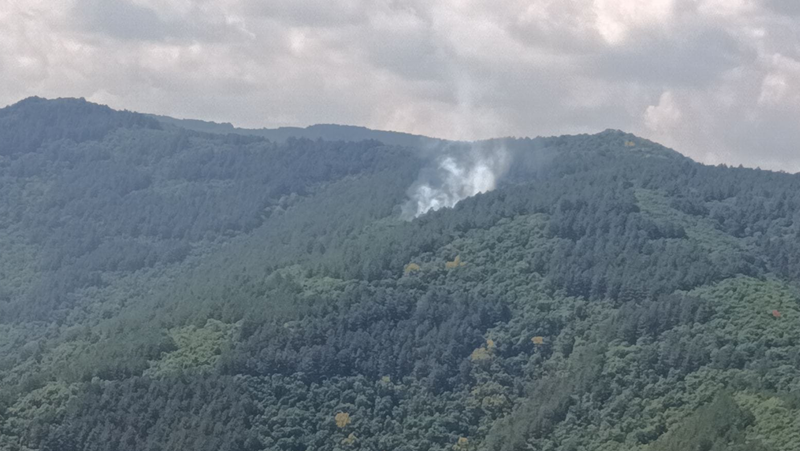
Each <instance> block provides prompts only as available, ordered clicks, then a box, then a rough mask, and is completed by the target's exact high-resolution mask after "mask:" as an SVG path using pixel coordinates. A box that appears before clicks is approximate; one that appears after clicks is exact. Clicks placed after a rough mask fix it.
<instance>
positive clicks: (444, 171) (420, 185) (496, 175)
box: [402, 145, 509, 220]
mask: <svg viewBox="0 0 800 451" xmlns="http://www.w3.org/2000/svg"><path fill="white" fill-rule="evenodd" d="M508 166H509V157H508V152H507V151H506V149H505V148H504V147H495V146H491V147H487V148H482V147H481V146H478V145H471V146H469V147H468V148H460V149H453V150H450V151H444V152H443V153H442V154H440V156H439V157H438V158H436V159H435V160H434V162H433V164H432V165H431V166H430V167H428V168H425V169H423V171H421V173H420V176H419V178H418V179H417V181H416V182H415V183H414V185H412V186H411V188H409V191H408V195H409V200H408V201H407V202H406V203H405V205H403V210H402V217H403V219H406V220H411V219H414V218H416V217H418V216H420V215H422V214H425V213H427V212H428V211H431V210H433V211H436V210H438V209H440V208H450V207H453V206H454V205H455V204H457V203H458V202H459V201H461V200H463V199H466V198H467V197H470V196H474V195H476V194H478V193H484V192H487V191H491V190H493V189H494V188H495V187H496V186H497V182H498V180H499V179H500V178H501V177H502V176H503V175H504V174H505V173H506V171H508Z"/></svg>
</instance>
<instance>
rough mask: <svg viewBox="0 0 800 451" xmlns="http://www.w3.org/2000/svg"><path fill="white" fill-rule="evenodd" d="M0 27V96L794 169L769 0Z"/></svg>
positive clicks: (194, 1) (56, 6)
mask: <svg viewBox="0 0 800 451" xmlns="http://www.w3.org/2000/svg"><path fill="white" fill-rule="evenodd" d="M0 30H3V31H2V39H0V79H2V80H3V83H2V84H0V104H9V103H13V102H15V101H18V100H20V99H21V98H23V97H26V96H29V95H40V96H46V97H58V96H83V97H87V98H89V99H91V100H96V101H98V102H106V103H108V104H110V105H111V106H112V107H116V108H127V109H133V110H139V111H146V112H154V113H161V114H171V115H175V116H180V117H196V118H201V119H209V120H217V121H231V122H233V123H235V124H237V125H241V126H250V127H262V126H280V125H308V124H312V123H318V122H327V123H330V122H336V123H350V124H358V125H366V126H370V127H374V128H387V129H394V130H402V131H408V132H412V133H423V134H430V135H435V136H443V137H448V138H456V139H476V138H485V137H490V136H500V135H516V136H525V135H537V134H545V135H553V134H560V133H577V132H595V131H599V130H603V129H605V128H620V129H624V130H628V131H632V132H634V133H639V134H642V135H645V136H648V137H652V138H654V139H657V140H659V141H662V142H664V143H665V144H667V145H670V146H673V147H675V148H676V149H677V150H679V151H681V152H684V153H686V154H688V155H689V156H691V157H693V158H696V159H698V160H700V161H704V162H710V163H716V162H721V161H724V162H727V163H731V164H738V163H744V164H747V165H751V166H755V165H761V166H762V167H773V168H781V169H783V168H786V167H792V168H794V167H796V168H798V169H800V152H798V151H797V147H796V144H795V143H798V142H800V131H798V130H800V64H799V63H798V61H800V9H798V8H791V7H787V6H786V5H785V4H784V3H782V2H779V1H778V0H724V1H723V0H697V1H695V0H649V1H635V0H613V1H612V0H532V1H531V0H497V1H495V2H483V1H479V0H426V1H423V0H406V1H402V2H401V1H397V0H379V1H372V2H366V1H363V0H329V1H322V0H314V1H311V2H298V1H295V0H272V1H269V2H257V1H255V0H219V1H210V0H102V1H101V0H64V1H59V2H55V3H54V2H45V1H43V0H0Z"/></svg>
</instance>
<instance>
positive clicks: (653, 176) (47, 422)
mask: <svg viewBox="0 0 800 451" xmlns="http://www.w3.org/2000/svg"><path fill="white" fill-rule="evenodd" d="M184 125H186V123H185V122H182V121H176V120H167V119H166V118H158V117H153V116H147V115H141V114H137V113H132V112H122V111H115V110H112V109H110V108H107V107H103V106H100V105H95V104H92V103H88V102H86V101H83V100H77V99H59V100H45V99H39V98H30V99H26V100H24V101H21V102H19V103H17V104H15V105H12V106H9V107H6V108H4V109H0V244H1V245H2V247H1V248H0V249H2V252H0V449H3V450H9V451H33V450H36V451H106V450H108V451H112V450H113V451H168V450H198V451H199V450H208V451H212V450H213V451H223V450H230V451H238V450H242V451H259V450H280V451H305V450H309V451H310V450H337V451H344V450H375V451H383V450H399V451H418V450H420V451H422V450H451V451H468V450H476V451H477V450H486V451H517V450H519V451H521V450H537V451H602V450H605V451H617V450H631V451H687V450H697V451H722V450H733V451H792V450H797V449H798V448H800V395H799V394H800V286H798V285H797V282H796V281H797V280H798V278H799V277H800V175H791V174H786V173H778V172H769V171H762V170H758V169H746V168H741V167H740V168H734V167H727V166H705V165H701V164H699V163H696V162H693V161H691V160H689V159H687V158H685V157H683V156H681V155H680V154H678V153H677V152H674V151H672V150H670V149H667V148H664V147H662V146H660V145H658V144H656V143H653V142H650V141H647V140H644V139H641V138H638V137H636V136H633V135H630V134H626V133H623V132H620V131H614V130H608V131H605V132H602V133H598V134H594V135H576V136H562V137H551V138H535V139H528V138H525V139H512V138H508V139H498V140H493V141H488V142H483V143H448V142H444V141H435V140H426V139H424V138H420V137H413V136H410V135H398V136H397V137H395V138H394V139H395V141H392V139H385V140H383V141H379V140H359V139H360V138H361V137H362V135H363V130H362V131H360V132H359V133H356V134H355V136H353V137H352V139H348V135H347V134H348V130H350V129H348V128H337V127H335V126H327V128H323V129H321V130H322V132H320V133H323V132H324V133H323V134H322V135H320V136H316V137H315V139H308V138H305V137H299V138H293V137H286V139H281V140H275V139H273V140H269V138H268V137H267V136H259V135H258V134H257V133H244V132H241V133H240V131H238V129H233V128H232V127H231V128H230V129H227V128H226V127H223V126H220V127H216V128H214V129H213V130H211V131H213V132H214V133H211V132H209V131H203V129H202V127H188V128H187V127H185V126H184ZM191 128H195V129H191ZM318 131H319V129H318ZM287 133H288V132H287ZM325 133H329V134H327V135H326V134H325ZM385 133H386V132H385ZM388 135H390V134H388ZM388 135H387V136H388ZM375 136H378V137H380V136H383V135H381V134H378V135H375ZM322 138H324V139H322ZM417 141H418V142H420V143H422V142H424V143H426V144H425V145H419V146H417V147H415V146H414V143H415V142H417ZM475 147H483V148H494V147H497V148H502V149H503V151H504V152H507V153H508V156H509V157H508V158H509V159H510V160H511V162H512V163H511V164H510V165H509V169H508V171H507V172H506V173H504V174H503V177H502V178H501V179H500V180H499V182H498V185H497V187H496V189H494V190H492V191H490V192H484V193H481V194H478V195H475V196H471V197H468V198H466V199H464V200H461V201H460V202H458V203H457V204H456V205H455V207H454V208H442V209H439V210H437V211H430V212H428V213H425V214H423V215H420V216H419V217H417V218H415V219H413V220H405V219H404V218H402V217H401V210H402V206H403V204H404V203H405V202H407V200H408V196H409V188H410V187H412V186H414V184H415V183H416V182H417V181H418V180H419V177H420V174H421V173H425V171H426V168H429V167H430V165H431V164H435V162H436V155H437V154H438V152H445V151H446V152H450V153H452V154H454V155H459V153H464V154H465V155H466V154H468V153H470V152H474V148H475Z"/></svg>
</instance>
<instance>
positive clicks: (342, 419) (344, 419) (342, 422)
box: [335, 412, 350, 429]
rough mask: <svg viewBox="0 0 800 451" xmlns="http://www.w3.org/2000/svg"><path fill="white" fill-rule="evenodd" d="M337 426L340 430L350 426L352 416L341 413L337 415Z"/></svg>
mask: <svg viewBox="0 0 800 451" xmlns="http://www.w3.org/2000/svg"><path fill="white" fill-rule="evenodd" d="M335 419H336V426H337V427H339V428H340V429H341V428H343V427H345V426H347V425H348V424H350V414H349V413H346V412H339V413H337V414H336V418H335Z"/></svg>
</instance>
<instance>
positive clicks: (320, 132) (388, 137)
mask: <svg viewBox="0 0 800 451" xmlns="http://www.w3.org/2000/svg"><path fill="white" fill-rule="evenodd" d="M149 117H151V118H153V119H156V120H157V121H159V122H162V123H164V124H165V125H174V126H177V127H181V128H185V129H187V130H194V131H198V132H206V133H221V134H228V133H236V134H239V135H251V136H260V137H262V138H266V139H269V140H270V141H274V142H280V143H282V142H285V141H286V140H287V139H289V138H307V139H313V140H316V139H323V140H326V141H365V140H376V141H380V142H382V143H384V144H389V145H393V146H406V147H420V146H423V147H428V146H435V145H437V144H442V143H443V140H441V139H436V138H428V137H427V136H419V135H412V134H409V133H400V132H388V131H382V130H371V129H369V128H366V127H356V126H353V125H336V124H316V125H311V126H308V127H278V128H258V129H252V128H238V127H234V126H233V125H232V124H230V123H227V122H226V123H222V124H220V123H217V122H208V121H199V120H195V119H175V118H172V117H169V116H159V115H149Z"/></svg>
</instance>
